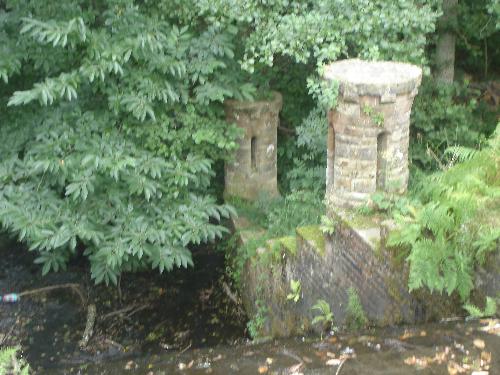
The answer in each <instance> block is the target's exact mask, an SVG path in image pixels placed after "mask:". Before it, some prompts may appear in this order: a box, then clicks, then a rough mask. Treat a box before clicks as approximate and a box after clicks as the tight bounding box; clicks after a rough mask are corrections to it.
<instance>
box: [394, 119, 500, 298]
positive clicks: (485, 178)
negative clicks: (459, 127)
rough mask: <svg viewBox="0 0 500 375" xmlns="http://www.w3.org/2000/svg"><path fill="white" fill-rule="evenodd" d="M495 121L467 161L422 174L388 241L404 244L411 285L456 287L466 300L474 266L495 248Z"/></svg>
mask: <svg viewBox="0 0 500 375" xmlns="http://www.w3.org/2000/svg"><path fill="white" fill-rule="evenodd" d="M499 171H500V126H498V127H497V131H496V133H495V134H494V136H493V137H492V138H491V139H490V141H489V143H488V146H487V147H484V148H483V149H482V150H480V151H478V152H476V153H474V155H473V156H472V157H471V158H470V159H469V160H467V161H464V162H462V163H459V164H456V165H455V166H453V167H452V168H450V169H448V170H446V171H445V172H439V173H436V174H433V175H431V176H429V177H428V178H426V179H424V180H423V181H422V183H421V184H420V186H419V188H418V190H416V191H418V193H417V194H416V196H415V200H414V201H413V202H412V205H410V206H409V208H408V210H409V214H407V215H401V214H397V215H396V219H397V221H398V223H399V225H400V230H399V231H397V232H395V233H393V234H391V236H390V238H389V242H388V244H389V245H390V246H403V247H406V248H408V249H409V253H408V258H407V259H408V261H409V264H410V275H409V287H410V290H414V289H418V288H421V287H424V286H425V287H427V288H429V289H430V290H431V291H438V292H442V291H446V292H447V293H448V294H451V293H453V292H457V293H458V294H459V296H460V298H461V299H462V301H464V302H467V301H468V299H469V296H470V293H471V290H472V288H473V285H474V283H473V280H474V267H475V266H476V265H478V264H482V263H483V262H484V261H485V259H486V258H487V256H488V253H490V252H493V251H498V241H499V239H500V229H499V228H500V215H499V213H500V199H499V198H500V175H499Z"/></svg>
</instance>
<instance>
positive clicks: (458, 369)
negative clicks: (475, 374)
mask: <svg viewBox="0 0 500 375" xmlns="http://www.w3.org/2000/svg"><path fill="white" fill-rule="evenodd" d="M465 372H467V370H466V369H465V368H463V367H462V366H460V365H459V364H458V363H456V362H454V361H450V362H448V374H450V375H456V374H463V373H465Z"/></svg>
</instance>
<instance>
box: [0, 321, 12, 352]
mask: <svg viewBox="0 0 500 375" xmlns="http://www.w3.org/2000/svg"><path fill="white" fill-rule="evenodd" d="M15 326H16V325H15V324H12V325H11V326H10V329H9V332H7V334H6V335H5V336H4V337H3V338H2V341H1V342H0V347H1V346H3V344H4V342H5V341H7V339H8V338H9V337H10V335H11V334H12V331H14V328H15Z"/></svg>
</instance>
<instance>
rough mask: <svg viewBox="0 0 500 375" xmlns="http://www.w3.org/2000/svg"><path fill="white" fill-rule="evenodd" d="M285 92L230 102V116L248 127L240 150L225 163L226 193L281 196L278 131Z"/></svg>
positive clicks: (241, 195)
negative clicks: (268, 98) (265, 97)
mask: <svg viewBox="0 0 500 375" xmlns="http://www.w3.org/2000/svg"><path fill="white" fill-rule="evenodd" d="M282 105H283V99H282V96H281V94H279V93H277V92H273V93H272V99H271V100H261V101H254V102H249V101H237V100H228V101H227V102H226V118H227V121H228V122H230V123H236V124H237V125H238V126H239V127H240V128H242V129H244V136H243V138H242V139H240V141H239V149H238V151H237V152H236V155H235V158H234V160H233V161H232V162H230V163H226V166H225V189H224V196H226V197H231V196H233V197H240V198H244V199H248V200H254V199H255V198H257V197H258V196H259V194H265V195H267V196H270V197H275V196H278V195H279V193H278V180H277V167H276V162H277V157H276V151H277V150H276V147H277V130H278V124H279V112H280V111H281V108H282Z"/></svg>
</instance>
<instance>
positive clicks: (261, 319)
mask: <svg viewBox="0 0 500 375" xmlns="http://www.w3.org/2000/svg"><path fill="white" fill-rule="evenodd" d="M255 307H256V308H257V313H256V314H255V316H254V317H253V318H252V319H250V320H249V321H248V323H247V329H248V334H249V335H250V337H251V338H252V339H256V338H258V337H260V336H261V333H262V330H263V329H264V325H265V324H266V321H267V312H268V310H267V307H266V306H265V305H264V302H263V301H261V300H256V301H255Z"/></svg>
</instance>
